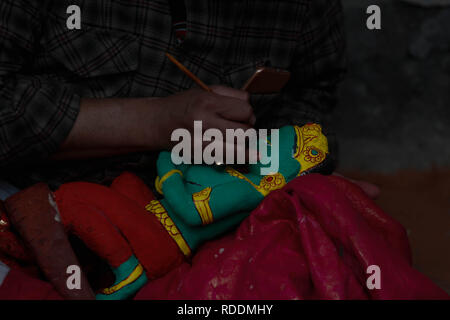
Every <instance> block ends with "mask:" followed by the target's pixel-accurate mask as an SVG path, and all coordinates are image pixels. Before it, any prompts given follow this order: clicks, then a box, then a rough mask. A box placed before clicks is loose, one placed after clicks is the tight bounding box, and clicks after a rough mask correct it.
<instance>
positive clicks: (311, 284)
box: [136, 174, 449, 299]
mask: <svg viewBox="0 0 450 320" xmlns="http://www.w3.org/2000/svg"><path fill="white" fill-rule="evenodd" d="M370 265H377V266H379V268H380V271H381V289H373V290H369V289H368V288H367V286H366V279H367V278H368V277H369V276H370V274H367V272H366V271H367V267H368V266H370ZM448 298H449V296H448V295H447V294H446V293H445V292H444V291H443V290H441V289H440V288H438V287H437V286H436V285H435V284H433V283H432V282H431V281H430V280H429V279H428V278H427V277H425V276H424V275H422V274H421V273H419V272H418V271H416V270H415V269H413V268H412V267H411V256H410V250H409V245H408V239H407V236H406V233H405V231H404V229H403V227H402V226H401V225H400V224H399V223H397V222H396V221H394V220H393V219H392V218H390V217H389V216H388V215H386V214H385V213H384V212H383V211H382V210H381V209H380V208H378V207H377V206H376V205H375V204H374V203H373V202H372V201H371V200H370V199H369V198H368V197H367V196H366V195H365V194H364V193H363V192H362V191H361V190H360V189H359V188H358V187H356V186H355V185H353V184H352V183H350V182H348V181H346V180H344V179H342V178H339V177H325V176H321V175H316V174H312V175H307V176H304V177H299V178H297V179H295V180H294V181H292V182H291V183H289V184H288V185H287V186H286V187H285V188H283V189H282V190H279V191H275V192H273V193H272V194H270V195H269V196H268V197H267V198H266V199H265V200H264V201H263V202H262V203H261V204H260V206H259V207H258V208H257V209H256V210H254V211H253V212H252V214H251V215H250V217H249V218H248V219H246V220H245V221H244V222H243V223H242V224H241V226H240V227H239V228H238V229H237V231H236V232H234V233H233V234H230V235H227V236H225V237H223V238H221V239H218V240H215V241H212V242H209V243H207V244H205V245H204V246H202V247H201V248H200V249H199V251H198V252H197V254H196V255H195V256H194V258H193V261H192V264H191V265H190V264H188V263H184V264H182V265H181V266H180V267H178V268H176V269H174V270H173V271H172V272H170V273H169V274H167V275H166V276H164V277H162V278H160V279H157V280H154V281H152V282H150V283H149V284H147V285H146V286H145V287H144V288H143V289H142V290H141V291H140V292H139V293H138V295H137V296H136V299H448Z"/></svg>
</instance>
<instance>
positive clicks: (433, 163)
mask: <svg viewBox="0 0 450 320" xmlns="http://www.w3.org/2000/svg"><path fill="white" fill-rule="evenodd" d="M342 2H343V5H344V11H345V18H346V32H347V45H348V65H349V70H348V74H347V75H346V78H345V80H344V82H343V83H342V85H341V87H340V90H339V106H338V107H337V109H336V111H335V114H334V117H333V124H334V127H335V130H336V133H337V136H338V139H339V142H340V155H339V158H340V165H339V171H340V172H342V173H344V174H346V175H347V176H349V177H352V178H359V179H364V180H367V181H371V182H373V183H375V184H377V185H378V186H379V187H380V189H381V194H380V196H379V198H378V199H377V200H376V201H377V203H378V204H379V205H380V206H381V207H382V208H383V209H384V210H385V211H386V212H387V213H388V214H390V215H392V216H394V217H395V218H396V219H397V220H399V221H400V222H401V223H402V224H403V225H404V226H405V228H406V230H407V232H408V236H409V238H410V242H411V247H412V250H413V259H414V266H415V267H416V268H417V269H418V270H420V271H422V272H423V273H425V274H426V275H428V276H429V277H430V278H431V279H432V280H433V281H435V283H437V284H438V285H440V286H441V287H442V288H444V289H445V290H447V292H449V293H450V0H410V1H400V0H381V1H376V0H375V1H367V0H342ZM407 2H416V3H419V4H420V3H428V4H430V3H442V4H447V6H445V5H444V6H440V7H433V6H431V7H423V6H420V5H411V4H410V3H407ZM372 4H376V5H379V6H380V8H381V18H382V29H381V30H374V31H372V30H368V29H367V28H366V19H367V17H368V15H367V14H366V9H367V7H368V6H369V5H372Z"/></svg>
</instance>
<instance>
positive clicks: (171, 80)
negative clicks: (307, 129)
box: [0, 0, 345, 185]
mask: <svg viewBox="0 0 450 320" xmlns="http://www.w3.org/2000/svg"><path fill="white" fill-rule="evenodd" d="M73 4H76V5H78V6H80V8H81V17H82V25H81V30H69V29H68V28H67V26H66V20H67V18H68V16H69V14H67V13H66V10H67V7H68V6H69V5H73ZM185 4H186V17H187V21H186V22H187V35H186V38H185V41H184V42H182V43H181V44H180V43H179V42H178V41H177V38H176V36H175V32H174V30H173V28H172V17H171V13H170V6H169V3H168V1H167V0H103V1H99V0H98V1H96V0H89V1H87V0H58V1H42V0H2V1H0V165H1V166H2V167H4V166H6V165H8V164H12V163H18V162H20V161H28V162H30V160H33V161H34V160H36V159H39V158H46V157H47V156H49V155H50V154H51V153H53V152H55V151H56V150H57V148H58V146H59V145H60V144H61V143H62V142H63V141H64V139H65V138H66V137H67V135H68V133H69V132H70V130H71V128H72V126H73V124H74V121H75V120H76V118H77V114H78V111H79V105H80V98H82V97H95V98H103V97H148V96H154V97H164V96H168V95H171V94H174V93H175V92H178V91H181V90H186V89H189V88H191V87H193V86H194V85H195V84H194V83H193V82H192V80H190V79H189V78H188V77H186V76H185V75H184V74H183V73H182V72H180V70H178V69H177V68H176V67H175V66H174V65H173V64H172V63H170V62H169V61H168V60H167V58H166V57H165V55H164V53H165V52H169V53H171V54H173V55H174V56H175V57H176V58H177V59H179V60H180V61H181V62H182V63H183V64H184V65H185V66H186V67H187V68H188V69H190V70H191V71H192V72H193V73H194V74H196V75H197V76H198V77H199V78H200V79H202V80H203V81H204V82H205V83H207V84H210V85H212V84H224V85H228V86H231V87H234V88H240V87H242V86H243V84H244V83H245V82H246V80H247V79H248V78H249V77H250V76H251V75H252V74H253V72H254V71H255V69H256V68H257V67H258V66H260V65H270V66H272V67H276V68H282V69H286V70H289V71H291V80H290V81H289V83H288V85H287V86H286V87H285V88H284V89H283V90H282V92H281V93H279V94H271V95H253V96H252V97H251V101H252V106H253V107H254V109H255V113H256V115H257V125H258V126H259V127H280V126H282V125H286V124H300V125H301V124H303V123H305V122H310V121H315V122H322V121H323V116H324V115H325V114H327V113H329V111H330V110H331V109H332V107H333V106H334V104H335V97H334V93H335V87H336V84H337V82H338V81H339V79H340V77H341V75H342V72H343V70H344V62H345V59H344V55H343V52H344V39H343V31H342V23H341V13H342V10H341V5H340V2H339V0H227V1H224V0H186V1H185ZM150 125H151V124H150ZM142 157H143V156H142V155H130V156H125V157H117V158H115V160H112V161H113V163H114V164H113V166H112V167H113V168H115V169H112V171H111V172H115V171H119V170H122V169H125V167H123V166H122V165H123V164H124V163H134V164H136V165H137V166H136V167H138V166H139V165H142V164H145V163H146V161H145V160H142ZM144 157H145V155H144ZM149 158H152V157H150V156H149ZM130 159H131V160H130ZM133 159H134V160H133ZM94 163H98V164H99V166H103V169H102V168H100V167H98V166H97V165H94ZM100 163H101V164H100ZM108 163H110V162H109V161H101V162H92V161H91V162H80V161H77V162H68V163H64V165H63V166H64V167H65V169H64V170H62V171H63V172H65V175H66V176H67V175H68V177H66V178H61V175H60V174H56V176H58V177H57V178H54V179H55V181H59V182H65V181H67V180H73V179H80V178H82V179H87V180H103V181H104V180H105V179H106V178H105V177H106V176H107V175H108V174H107V173H104V172H106V171H108V170H109V169H108V168H107V167H108V165H109V164H108ZM107 164H108V165H107ZM119 164H120V165H119ZM75 167H77V168H76V169H73V170H72V169H71V168H75ZM32 168H33V169H32ZM24 170H27V171H24ZM80 170H81V171H83V172H84V173H82V174H78V173H77V172H80ZM102 170H103V171H102ZM56 171H58V170H57V168H56V167H55V166H54V165H50V166H49V167H48V168H47V169H46V168H45V167H43V166H39V167H38V168H34V166H31V165H28V166H27V169H23V168H22V169H21V170H20V173H18V172H17V171H11V170H8V173H10V176H11V177H12V176H14V177H16V178H17V177H19V176H23V177H24V179H22V180H21V181H22V182H23V183H21V182H17V183H18V184H19V185H24V184H27V183H26V182H24V181H25V180H29V181H30V182H31V180H48V179H47V178H42V177H41V176H42V175H43V174H44V173H45V172H47V173H48V172H51V173H53V175H55V172H56ZM100 171H102V172H103V173H100ZM69 172H74V173H73V174H69ZM88 172H89V174H88ZM111 172H110V173H111ZM5 174H6V173H5ZM89 176H96V177H97V178H98V179H90V177H89ZM33 177H34V178H35V179H33ZM49 179H50V178H49ZM13 180H14V179H13ZM19 180H20V179H19ZM33 182H34V181H33ZM47 182H48V181H47Z"/></svg>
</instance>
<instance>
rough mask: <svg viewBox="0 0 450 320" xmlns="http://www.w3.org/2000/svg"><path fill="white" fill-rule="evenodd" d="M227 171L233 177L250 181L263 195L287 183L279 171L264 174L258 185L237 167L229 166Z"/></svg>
mask: <svg viewBox="0 0 450 320" xmlns="http://www.w3.org/2000/svg"><path fill="white" fill-rule="evenodd" d="M225 171H226V172H227V173H228V174H229V175H231V176H233V177H237V178H239V179H242V180H245V181H247V182H248V183H250V184H251V185H252V186H253V187H254V188H255V189H256V190H257V191H258V192H260V193H261V194H262V195H263V197H265V196H267V195H268V194H269V193H270V192H272V191H274V190H278V189H281V188H283V187H284V186H285V185H286V180H285V179H284V177H283V175H282V174H281V173H279V172H277V173H275V174H270V175H267V176H264V177H263V178H262V179H261V181H260V183H259V185H256V184H254V183H253V182H252V181H251V180H250V179H248V178H247V177H246V176H244V175H243V174H242V173H240V172H239V171H237V170H236V169H233V168H231V167H227V168H226V169H225Z"/></svg>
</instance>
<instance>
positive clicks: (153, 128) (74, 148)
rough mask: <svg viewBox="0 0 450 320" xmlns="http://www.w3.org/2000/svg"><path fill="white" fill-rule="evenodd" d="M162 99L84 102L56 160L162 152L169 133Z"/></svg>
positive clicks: (95, 100)
mask: <svg viewBox="0 0 450 320" xmlns="http://www.w3.org/2000/svg"><path fill="white" fill-rule="evenodd" d="M163 108H164V99H163V98H161V99H160V98H154V99H152V98H124V99H82V100H81V105H80V112H79V114H78V117H77V120H76V121H75V124H74V126H73V128H72V130H71V131H70V134H69V135H68V137H67V138H66V140H65V141H64V142H63V144H62V145H61V147H60V149H59V151H58V152H57V153H56V154H54V155H53V158H55V159H73V158H92V157H103V156H112V155H117V154H123V153H129V152H136V151H145V150H158V149H163V148H164V147H166V146H167V145H168V141H167V140H168V139H170V133H168V132H166V131H168V130H167V129H168V125H167V122H168V121H170V120H169V119H165V118H164V115H165V113H164V112H163V110H162V109H163Z"/></svg>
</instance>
